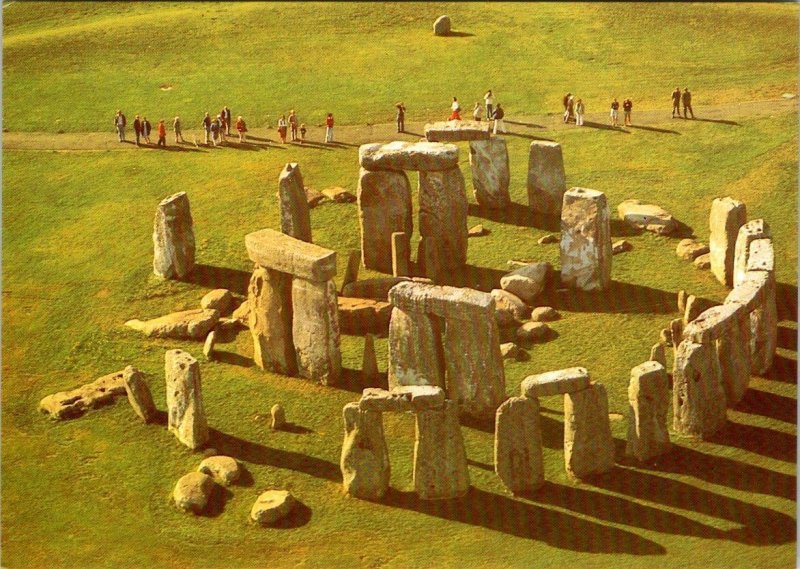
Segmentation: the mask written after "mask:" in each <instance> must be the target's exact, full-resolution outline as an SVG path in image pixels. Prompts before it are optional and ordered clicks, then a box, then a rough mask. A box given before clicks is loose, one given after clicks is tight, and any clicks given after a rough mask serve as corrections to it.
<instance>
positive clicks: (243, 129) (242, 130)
mask: <svg viewBox="0 0 800 569" xmlns="http://www.w3.org/2000/svg"><path fill="white" fill-rule="evenodd" d="M236 130H238V131H239V142H245V141H247V134H246V133H247V125H246V124H245V123H244V119H243V118H242V116H241V115H239V118H238V119H236Z"/></svg>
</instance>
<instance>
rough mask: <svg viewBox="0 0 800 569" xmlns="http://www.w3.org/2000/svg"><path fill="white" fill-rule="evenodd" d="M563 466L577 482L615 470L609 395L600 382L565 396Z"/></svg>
mask: <svg viewBox="0 0 800 569" xmlns="http://www.w3.org/2000/svg"><path fill="white" fill-rule="evenodd" d="M564 463H565V465H566V469H567V474H568V475H569V476H570V477H571V478H573V479H577V480H581V479H583V478H586V477H588V476H591V475H593V474H601V473H603V472H608V471H609V470H611V469H612V468H614V439H613V437H612V436H611V423H610V422H609V418H608V395H607V394H606V388H605V387H603V386H602V385H600V384H599V383H592V384H591V385H590V386H589V387H587V388H586V389H582V390H581V391H573V392H571V393H567V394H565V395H564Z"/></svg>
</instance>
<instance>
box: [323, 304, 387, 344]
mask: <svg viewBox="0 0 800 569" xmlns="http://www.w3.org/2000/svg"><path fill="white" fill-rule="evenodd" d="M336 303H337V305H338V311H339V331H340V333H342V334H348V335H352V336H362V335H364V334H378V335H381V336H383V335H385V334H386V333H387V332H388V330H389V319H390V318H391V317H392V305H391V304H389V303H388V302H380V301H378V300H371V299H369V298H349V297H339V298H337V299H336Z"/></svg>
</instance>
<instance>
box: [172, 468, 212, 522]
mask: <svg viewBox="0 0 800 569" xmlns="http://www.w3.org/2000/svg"><path fill="white" fill-rule="evenodd" d="M213 490H214V480H213V479H212V478H211V477H210V476H208V475H207V474H203V473H202V472H190V473H189V474H185V475H183V476H182V477H181V479H180V480H178V483H177V484H175V489H174V490H173V491H172V499H173V501H174V502H175V505H176V506H178V508H179V509H180V510H183V511H184V512H193V513H195V514H200V513H202V512H203V510H205V508H206V504H208V499H209V497H210V496H211V492H212V491H213Z"/></svg>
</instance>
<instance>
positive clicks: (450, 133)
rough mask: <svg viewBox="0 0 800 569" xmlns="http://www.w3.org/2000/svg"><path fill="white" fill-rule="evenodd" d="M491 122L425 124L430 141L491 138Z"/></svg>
mask: <svg viewBox="0 0 800 569" xmlns="http://www.w3.org/2000/svg"><path fill="white" fill-rule="evenodd" d="M489 129H490V124H489V123H486V122H479V121H441V122H435V123H428V124H426V125H425V139H426V140H427V141H428V142H460V141H468V140H489V138H490V137H491V136H492V135H491V132H490V131H489Z"/></svg>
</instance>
